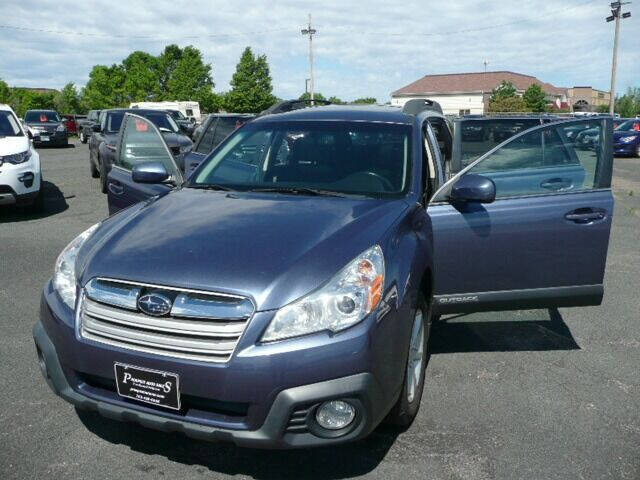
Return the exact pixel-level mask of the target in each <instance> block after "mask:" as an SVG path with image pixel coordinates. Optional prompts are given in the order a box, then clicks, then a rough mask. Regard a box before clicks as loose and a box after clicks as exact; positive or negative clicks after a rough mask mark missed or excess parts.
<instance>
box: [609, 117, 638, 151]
mask: <svg viewBox="0 0 640 480" xmlns="http://www.w3.org/2000/svg"><path fill="white" fill-rule="evenodd" d="M613 150H614V153H615V155H633V156H636V157H640V118H632V119H630V120H627V121H626V122H623V123H621V124H620V125H618V126H617V127H616V129H615V130H614V131H613Z"/></svg>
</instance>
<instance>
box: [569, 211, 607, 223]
mask: <svg viewBox="0 0 640 480" xmlns="http://www.w3.org/2000/svg"><path fill="white" fill-rule="evenodd" d="M606 217H607V211H606V210H604V209H602V208H590V207H587V208H578V209H576V210H572V211H571V212H569V213H567V214H566V215H565V216H564V218H566V219H567V220H569V221H572V222H575V223H583V224H585V223H593V222H597V221H598V220H604V219H605V218H606Z"/></svg>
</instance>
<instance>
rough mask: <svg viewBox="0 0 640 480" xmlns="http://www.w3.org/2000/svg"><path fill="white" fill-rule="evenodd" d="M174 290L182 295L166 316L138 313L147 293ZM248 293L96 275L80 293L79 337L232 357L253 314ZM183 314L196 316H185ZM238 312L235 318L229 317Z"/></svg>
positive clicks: (175, 353) (184, 354) (167, 352)
mask: <svg viewBox="0 0 640 480" xmlns="http://www.w3.org/2000/svg"><path fill="white" fill-rule="evenodd" d="M145 290H146V291H156V292H157V291H164V292H165V293H166V292H173V293H167V295H173V296H174V300H176V301H177V299H178V298H181V299H182V302H181V305H182V306H183V307H184V306H185V305H186V306H187V307H188V308H186V310H185V309H184V308H183V309H182V310H181V309H177V311H176V312H175V313H178V315H176V314H174V312H173V310H172V312H171V313H170V314H169V315H167V316H164V317H154V316H150V315H147V314H145V313H142V312H141V311H139V310H138V309H137V308H136V306H135V302H133V303H132V300H133V299H134V298H135V299H137V297H138V296H140V295H141V294H142V293H143V292H144V291H145ZM254 310H255V309H254V307H253V302H251V300H250V299H248V298H245V297H240V296H237V295H229V294H218V293H214V292H203V291H200V290H188V289H180V288H175V287H164V286H157V285H145V284H140V283H135V282H128V281H121V280H112V279H105V278H98V279H93V280H91V281H90V282H89V283H88V284H87V286H86V287H85V289H84V290H83V292H82V295H81V296H80V301H79V304H78V311H77V322H78V323H77V325H78V335H79V336H80V337H81V338H85V339H88V340H92V341H95V342H100V343H105V344H108V345H113V346H117V347H121V348H126V349H130V350H137V351H142V352H147V353H154V354H158V355H164V356H170V357H177V358H184V359H190V360H198V361H204V362H226V361H228V360H229V359H230V358H231V356H232V355H233V352H234V350H235V348H236V345H237V344H238V341H239V340H240V337H241V336H242V334H243V333H244V331H245V328H246V326H247V324H248V322H249V319H250V318H251V316H252V315H253V312H254ZM183 313H190V314H192V315H190V316H186V315H183ZM229 314H234V316H233V317H231V318H223V317H224V316H225V315H229Z"/></svg>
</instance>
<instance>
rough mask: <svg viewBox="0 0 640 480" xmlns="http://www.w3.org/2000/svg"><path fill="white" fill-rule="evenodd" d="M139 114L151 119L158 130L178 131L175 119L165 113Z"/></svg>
mask: <svg viewBox="0 0 640 480" xmlns="http://www.w3.org/2000/svg"><path fill="white" fill-rule="evenodd" d="M141 116H143V117H144V118H147V119H149V120H151V121H152V122H153V123H154V125H155V126H156V127H158V130H160V131H161V132H172V133H178V130H179V128H178V125H177V124H176V122H175V120H174V119H173V118H171V116H170V115H168V114H166V113H163V112H159V113H145V114H142V115H141Z"/></svg>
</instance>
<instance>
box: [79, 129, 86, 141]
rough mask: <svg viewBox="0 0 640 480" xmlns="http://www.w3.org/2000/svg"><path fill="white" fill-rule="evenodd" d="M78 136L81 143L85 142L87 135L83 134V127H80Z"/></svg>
mask: <svg viewBox="0 0 640 480" xmlns="http://www.w3.org/2000/svg"><path fill="white" fill-rule="evenodd" d="M78 138H79V139H80V141H81V142H82V143H87V140H88V138H87V136H86V135H85V134H84V130H83V129H80V133H78Z"/></svg>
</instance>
